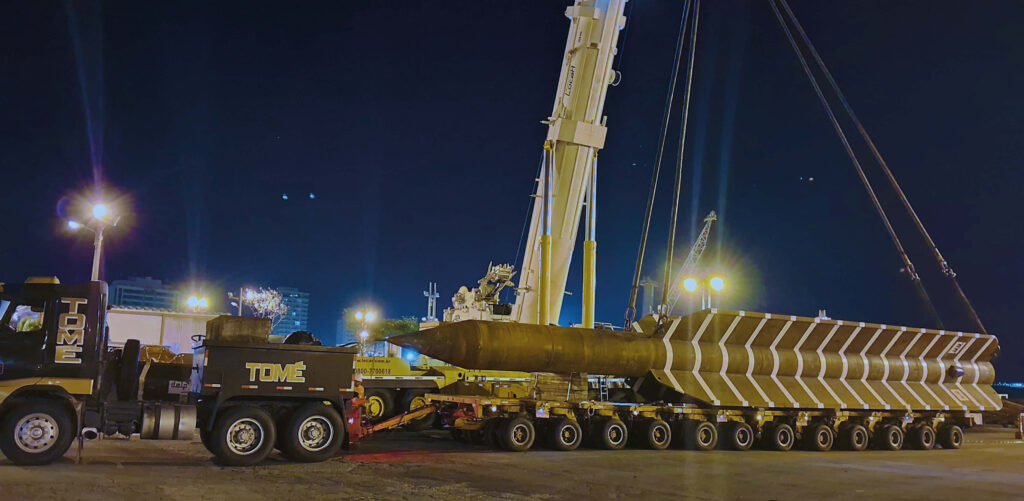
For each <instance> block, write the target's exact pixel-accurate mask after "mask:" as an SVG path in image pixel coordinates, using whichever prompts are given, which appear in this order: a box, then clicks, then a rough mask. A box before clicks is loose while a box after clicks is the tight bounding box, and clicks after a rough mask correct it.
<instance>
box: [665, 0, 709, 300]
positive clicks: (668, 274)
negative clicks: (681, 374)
mask: <svg viewBox="0 0 1024 501" xmlns="http://www.w3.org/2000/svg"><path fill="white" fill-rule="evenodd" d="M692 19H693V25H692V26H691V27H690V58H689V60H688V61H687V63H686V88H685V90H684V91H683V92H684V94H683V110H682V114H683V118H682V124H681V125H680V126H679V151H678V153H677V156H676V188H675V192H674V193H673V194H672V217H671V222H670V223H669V227H668V231H669V233H668V250H667V252H666V253H665V281H664V283H663V284H662V287H661V305H662V307H661V308H662V311H661V313H662V315H661V316H660V317H659V318H661V319H664V318H666V317H667V316H668V313H669V310H670V309H669V308H668V291H669V290H670V287H671V285H672V257H673V256H672V254H673V252H674V250H675V247H676V223H677V221H678V220H679V197H680V195H681V192H682V191H683V153H684V151H685V147H686V125H687V122H688V121H689V118H690V94H691V91H692V90H693V68H694V66H695V64H694V61H695V59H696V56H697V22H698V21H699V20H700V0H694V4H693V16H692Z"/></svg>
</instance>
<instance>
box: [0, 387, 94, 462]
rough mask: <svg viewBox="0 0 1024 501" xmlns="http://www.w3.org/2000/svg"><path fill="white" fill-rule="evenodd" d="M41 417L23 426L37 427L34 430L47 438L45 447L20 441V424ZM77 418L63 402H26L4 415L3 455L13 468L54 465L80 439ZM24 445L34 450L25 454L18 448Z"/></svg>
mask: <svg viewBox="0 0 1024 501" xmlns="http://www.w3.org/2000/svg"><path fill="white" fill-rule="evenodd" d="M34 414H36V415H38V416H37V417H36V418H34V419H32V420H30V421H28V422H26V423H24V424H23V426H24V425H28V424H30V423H32V422H35V423H36V424H37V425H38V426H32V429H33V430H38V431H39V432H40V433H41V435H40V437H38V439H42V438H43V436H47V437H48V439H47V440H45V443H40V444H38V447H33V444H30V443H23V442H21V441H20V440H19V439H18V438H17V429H18V423H19V422H20V421H21V420H22V419H25V418H27V417H29V416H32V415H34ZM74 423H75V417H74V415H73V414H72V412H71V410H70V409H69V408H68V407H67V406H66V405H64V404H63V403H62V402H59V401H57V400H51V399H47V398H33V399H27V400H24V401H22V402H19V403H17V404H15V405H14V406H13V407H12V408H11V409H10V410H8V411H6V412H5V413H4V417H3V420H2V422H0V451H3V453H4V456H7V459H10V460H11V461H12V462H14V464H17V465H24V466H34V465H42V464H49V463H52V462H53V461H54V460H56V459H58V458H60V457H62V456H64V453H65V452H67V451H68V448H70V447H71V442H73V441H74V439H75V436H76V435H77V433H76V431H77V430H75V429H74ZM19 443H21V445H24V446H25V447H26V448H29V449H32V450H25V449H22V447H21V446H20V445H19Z"/></svg>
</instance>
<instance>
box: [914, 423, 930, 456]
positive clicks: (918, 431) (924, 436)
mask: <svg viewBox="0 0 1024 501" xmlns="http://www.w3.org/2000/svg"><path fill="white" fill-rule="evenodd" d="M909 435H910V436H909V437H907V438H908V439H909V441H910V445H911V446H913V447H914V448H915V449H918V450H922V451H928V450H931V449H932V447H935V428H932V427H931V426H929V425H927V424H922V425H918V426H915V427H913V428H911V429H910V434H909Z"/></svg>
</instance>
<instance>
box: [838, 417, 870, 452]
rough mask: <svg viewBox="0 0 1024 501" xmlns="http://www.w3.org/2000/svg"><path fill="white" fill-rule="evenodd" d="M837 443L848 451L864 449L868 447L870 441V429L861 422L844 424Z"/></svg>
mask: <svg viewBox="0 0 1024 501" xmlns="http://www.w3.org/2000/svg"><path fill="white" fill-rule="evenodd" d="M837 443H838V444H839V446H840V448H841V449H843V450H846V451H856V452H860V451H863V450H865V449H867V448H868V444H869V443H870V440H869V438H868V429H867V428H865V427H864V425H860V424H849V425H846V426H843V427H842V428H840V430H839V440H838V441H837Z"/></svg>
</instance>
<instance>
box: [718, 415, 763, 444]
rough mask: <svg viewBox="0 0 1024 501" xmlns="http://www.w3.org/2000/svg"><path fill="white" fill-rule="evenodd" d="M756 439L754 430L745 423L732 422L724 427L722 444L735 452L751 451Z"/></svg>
mask: <svg viewBox="0 0 1024 501" xmlns="http://www.w3.org/2000/svg"><path fill="white" fill-rule="evenodd" d="M754 438H755V437H754V429H753V428H751V427H750V425H749V424H747V423H744V422H743V421H732V422H729V423H725V426H723V427H722V434H721V440H722V443H723V444H724V445H726V446H727V447H728V448H730V449H732V450H734V451H747V450H750V448H751V447H753V446H754Z"/></svg>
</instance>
